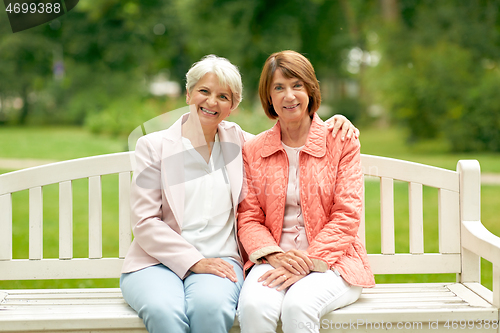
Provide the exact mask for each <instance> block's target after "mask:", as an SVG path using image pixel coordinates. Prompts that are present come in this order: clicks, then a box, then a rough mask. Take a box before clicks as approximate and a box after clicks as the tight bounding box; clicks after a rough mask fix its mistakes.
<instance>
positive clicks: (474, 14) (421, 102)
mask: <svg viewBox="0 0 500 333" xmlns="http://www.w3.org/2000/svg"><path fill="white" fill-rule="evenodd" d="M400 4H401V8H402V10H401V16H400V19H399V20H397V21H395V22H393V23H392V24H390V25H386V26H384V27H383V28H382V29H378V30H377V32H378V33H379V34H380V36H381V37H380V43H378V45H376V46H372V47H374V48H380V50H381V53H382V54H383V56H382V60H381V63H380V66H377V67H374V68H373V69H372V72H371V73H370V74H369V75H368V77H369V78H368V79H367V81H368V84H369V85H371V88H372V90H375V91H377V97H378V101H379V102H380V103H383V104H384V105H385V106H386V107H387V108H388V109H389V110H390V112H391V116H392V118H393V119H395V120H398V121H400V122H402V123H403V124H404V125H405V126H406V127H407V128H408V129H409V136H408V141H409V142H410V143H414V142H416V141H419V140H423V139H430V138H436V137H443V138H446V139H447V141H448V143H449V147H450V148H451V150H452V151H456V152H469V151H495V152H499V151H500V135H498V132H499V128H500V112H499V111H500V110H499V107H498V103H497V102H496V100H497V96H495V95H496V94H497V92H498V91H500V71H499V68H498V59H499V57H500V34H499V33H500V22H499V20H498V13H499V6H500V1H497V0H491V1H490V0H478V1H464V2H460V3H457V2H456V1H452V0H443V1H430V0H422V1H415V0H414V1H410V0H407V1H405V0H402V1H400Z"/></svg>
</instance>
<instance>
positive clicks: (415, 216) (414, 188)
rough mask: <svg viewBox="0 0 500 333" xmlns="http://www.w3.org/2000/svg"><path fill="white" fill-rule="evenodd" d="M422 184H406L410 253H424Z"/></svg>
mask: <svg viewBox="0 0 500 333" xmlns="http://www.w3.org/2000/svg"><path fill="white" fill-rule="evenodd" d="M422 187H423V186H422V184H418V183H414V182H410V183H409V184H408V200H409V204H408V205H409V207H408V209H409V214H410V216H409V222H410V253H412V254H423V253H424V211H423V191H422Z"/></svg>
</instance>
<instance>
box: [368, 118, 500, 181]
mask: <svg viewBox="0 0 500 333" xmlns="http://www.w3.org/2000/svg"><path fill="white" fill-rule="evenodd" d="M404 138H405V131H404V130H403V129H400V128H396V127H390V128H367V129H362V130H361V135H360V137H359V139H360V141H361V153H364V154H370V155H378V156H385V157H392V158H398V159H402V160H407V161H412V162H418V163H423V164H428V165H433V166H436V167H440V168H445V169H450V170H456V168H457V162H458V161H459V160H464V159H475V160H478V161H479V163H480V164H481V172H488V173H500V154H499V153H448V147H447V145H446V143H445V142H444V141H443V140H440V139H436V140H427V141H422V142H419V143H416V144H413V145H411V146H409V145H406V144H405V139H404Z"/></svg>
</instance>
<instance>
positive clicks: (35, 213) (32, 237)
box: [29, 186, 43, 260]
mask: <svg viewBox="0 0 500 333" xmlns="http://www.w3.org/2000/svg"><path fill="white" fill-rule="evenodd" d="M42 257H43V196H42V187H41V186H38V187H34V188H30V190H29V258H30V259H32V260H34V259H42Z"/></svg>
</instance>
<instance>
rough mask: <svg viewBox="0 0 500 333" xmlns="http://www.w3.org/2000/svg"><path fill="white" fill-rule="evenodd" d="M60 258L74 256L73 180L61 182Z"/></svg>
mask: <svg viewBox="0 0 500 333" xmlns="http://www.w3.org/2000/svg"><path fill="white" fill-rule="evenodd" d="M59 258H61V259H70V258H73V191H72V183H71V181H66V182H62V183H59Z"/></svg>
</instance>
